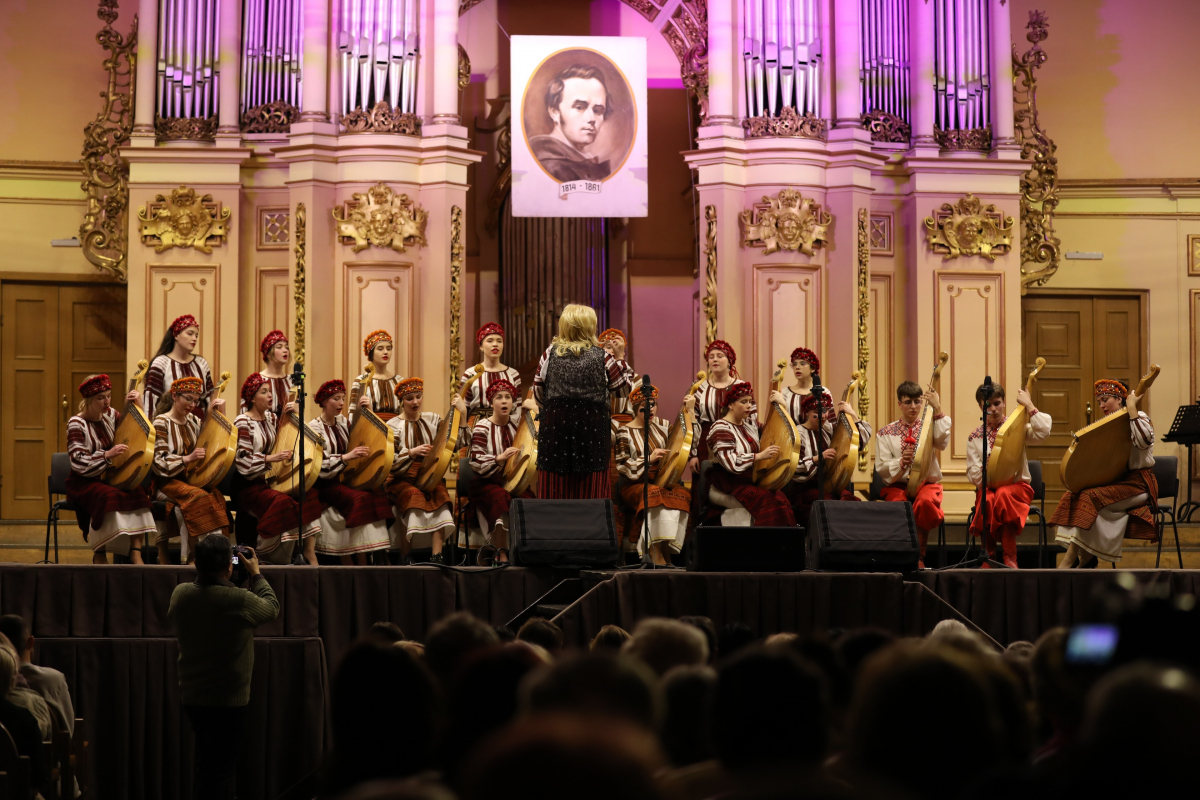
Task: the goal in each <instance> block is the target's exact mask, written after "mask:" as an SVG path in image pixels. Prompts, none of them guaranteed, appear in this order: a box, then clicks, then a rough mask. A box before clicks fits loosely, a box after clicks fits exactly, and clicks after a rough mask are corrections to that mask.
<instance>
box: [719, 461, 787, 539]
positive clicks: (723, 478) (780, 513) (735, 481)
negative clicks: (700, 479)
mask: <svg viewBox="0 0 1200 800" xmlns="http://www.w3.org/2000/svg"><path fill="white" fill-rule="evenodd" d="M708 481H709V484H710V485H711V486H713V487H714V488H716V489H717V490H718V491H721V492H724V493H725V494H728V495H732V496H733V497H734V498H735V499H736V500H737V501H738V502H739V503H741V504H742V505H743V506H745V507H746V510H747V511H749V512H750V519H751V524H753V525H754V527H756V528H782V527H790V526H793V525H795V524H796V516H795V514H794V513H793V512H792V504H791V503H789V502H788V499H787V495H785V494H784V493H783V492H779V491H775V492H772V491H770V490H768V489H762V488H760V487H758V486H755V485H754V484H753V483H751V482H750V480H749V478H742V477H741V476H739V475H730V474H729V473H728V472H726V471H725V470H723V469H721V468H720V467H716V468H714V469H712V470H710V471H709V473H708Z"/></svg>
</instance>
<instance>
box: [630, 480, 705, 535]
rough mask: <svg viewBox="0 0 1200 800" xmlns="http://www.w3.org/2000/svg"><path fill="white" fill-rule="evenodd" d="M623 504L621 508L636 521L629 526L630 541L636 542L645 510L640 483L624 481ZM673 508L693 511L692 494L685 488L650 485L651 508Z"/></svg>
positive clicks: (644, 495) (644, 494)
mask: <svg viewBox="0 0 1200 800" xmlns="http://www.w3.org/2000/svg"><path fill="white" fill-rule="evenodd" d="M620 497H621V503H620V506H621V507H623V508H625V509H628V510H629V511H630V512H631V515H632V517H633V520H634V524H633V525H630V526H629V530H628V535H629V541H631V542H636V541H637V537H638V533H639V532H640V531H641V529H642V525H641V515H642V511H644V510H645V508H646V506H645V499H646V493H645V489H644V487H643V486H642V484H640V483H634V482H633V481H630V480H623V481H622V486H621V491H620ZM659 506H663V507H665V508H672V509H675V510H676V511H685V512H686V511H691V510H692V493H691V492H690V491H688V490H687V488H686V487H684V486H668V487H666V488H663V487H661V486H655V485H654V484H653V483H652V484H650V508H658V507H659Z"/></svg>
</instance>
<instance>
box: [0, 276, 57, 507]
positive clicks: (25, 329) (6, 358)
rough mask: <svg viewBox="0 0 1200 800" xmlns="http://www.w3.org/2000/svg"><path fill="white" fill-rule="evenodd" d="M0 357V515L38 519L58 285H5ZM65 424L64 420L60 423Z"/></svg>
mask: <svg viewBox="0 0 1200 800" xmlns="http://www.w3.org/2000/svg"><path fill="white" fill-rule="evenodd" d="M0 305H2V306H3V314H4V317H3V319H2V320H0V322H2V323H3V329H2V332H3V347H2V348H0V349H2V350H3V355H2V356H0V362H2V365H0V371H2V372H3V374H2V375H0V419H2V420H3V422H2V424H0V428H2V429H3V435H2V437H3V438H2V439H0V451H2V453H0V515H2V516H3V517H4V518H5V519H39V518H40V519H44V518H45V516H46V512H47V510H48V509H49V507H50V504H49V502H48V497H47V494H46V477H47V476H48V475H49V474H50V454H51V453H53V452H55V451H56V450H58V449H59V448H58V441H59V430H58V429H59V419H60V418H61V413H62V405H61V402H60V395H59V391H58V388H59V387H58V383H59V378H58V363H57V359H58V346H59V330H58V287H57V286H44V285H20V284H5V285H4V290H3V299H2V301H0ZM63 424H64V425H65V421H64V422H63Z"/></svg>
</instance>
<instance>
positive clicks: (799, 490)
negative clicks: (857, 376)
mask: <svg viewBox="0 0 1200 800" xmlns="http://www.w3.org/2000/svg"><path fill="white" fill-rule="evenodd" d="M777 394H779V395H782V394H783V393H782V392H779V393H777ZM771 399H772V401H773V402H777V403H783V402H785V401H784V399H783V398H782V397H778V396H776V394H772V395H771ZM817 406H818V400H817V398H816V397H815V396H813V394H812V393H811V392H810V393H809V394H808V395H806V396H805V398H804V400H803V401H802V402H801V404H800V414H801V416H800V417H799V419H800V420H801V422H800V440H801V442H802V443H803V448H802V449H801V451H800V461H799V462H798V463H797V464H796V473H795V475H793V476H792V480H791V482H790V483H789V484H788V485H787V486H785V487H784V489H783V493H784V494H786V495H787V497H788V500H789V501H790V502H791V504H792V512H793V513H794V514H795V517H796V522H797V523H799V524H801V525H807V524H808V515H809V512H810V511H812V504H813V503H815V502H816V501H817V500H818V499H821V498H820V497H819V496H818V493H817V461H818V459H820V458H824V459H825V466H824V469H825V470H829V469H831V468H832V467H833V460H834V459H835V458H836V457H837V451H836V450H834V449H833V447H832V446H831V443H832V442H833V423H832V422H830V421H829V419H828V414H827V412H828V411H829V410H830V409H831V407H832V406H833V402H832V398H830V397H829V396H828V395H826V394H824V393H823V392H822V394H821V400H820V408H818V407H817ZM836 410H837V411H840V412H842V413H844V414H845V415H846V416H847V417H848V418H849V419H850V421H851V423H853V424H854V425H855V426H856V427H857V428H858V436H859V440H860V442H861V444H860V445H859V448H860V449H862V450H865V449H866V447H867V442H868V441H869V440H870V439H871V426H870V425H868V424H867V423H866V422H864V421H862V420H861V419H859V418H858V415H857V414H855V413H854V409H853V408H851V407H850V404H849V403H838V407H837V409H836ZM822 417H823V418H824V419H822V421H821V422H820V423H819V424H820V426H821V441H820V446H819V449H818V443H817V425H818V422H817V420H818V418H822ZM835 419H836V417H835ZM824 499H825V500H858V498H857V497H856V496H855V495H854V492H852V491H851V490H850V489H849V488H846V489H843V490H842V491H841V492H839V493H838V494H837V495H830V496H827V497H825V498H824Z"/></svg>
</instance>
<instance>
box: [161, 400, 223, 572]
mask: <svg viewBox="0 0 1200 800" xmlns="http://www.w3.org/2000/svg"><path fill="white" fill-rule="evenodd" d="M203 389H204V385H203V384H202V383H201V382H200V379H199V378H191V377H188V378H176V379H175V380H174V382H172V383H171V388H170V390H169V396H170V397H171V399H172V404H171V410H170V411H167V412H165V413H162V414H159V415H158V416H157V417H155V418H154V435H155V438H154V466H153V467H152V469H153V471H154V491H155V492H156V497H157V498H158V499H159V500H165V501H167V514H168V516H170V515H171V514H175V517H176V519H177V520H178V521H179V540H180V547H181V551H182V556H183V558H184V560H185V561H187V562H188V563H191V560H192V559H191V556H190V554H191V553H192V551H193V549H194V548H195V545H196V542H198V541H200V537H201V536H204V535H206V534H209V533H225V529H226V528H228V527H229V516H228V514H227V513H226V511H225V495H224V494H222V493H221V490H220V489H211V490H208V491H206V490H204V489H201V488H199V487H196V486H192V485H191V484H190V483H188V482H187V481H186V480H184V479H183V478H184V474H185V473H186V472H187V469H188V466H189V465H190V464H194V463H196V462H197V461H204V459H205V458H206V457H207V456H208V453H207V451H206V450H205V449H204V448H203V447H199V448H198V447H196V441H197V440H198V439H199V438H200V420H198V419H196V416H195V415H194V414H192V409H193V408H195V407H196V403H197V401H198V400H199V399H200V394H201V392H202V391H203ZM212 406H213V408H214V409H216V410H217V411H220V412H222V413H224V411H225V401H224V400H222V399H220V398H217V399H216V400H214V401H213V403H212ZM176 509H178V513H177V514H176V513H175V512H176ZM167 539H168V537H167V536H166V535H160V536H159V539H158V541H157V544H158V563H160V564H166V563H168V560H167Z"/></svg>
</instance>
